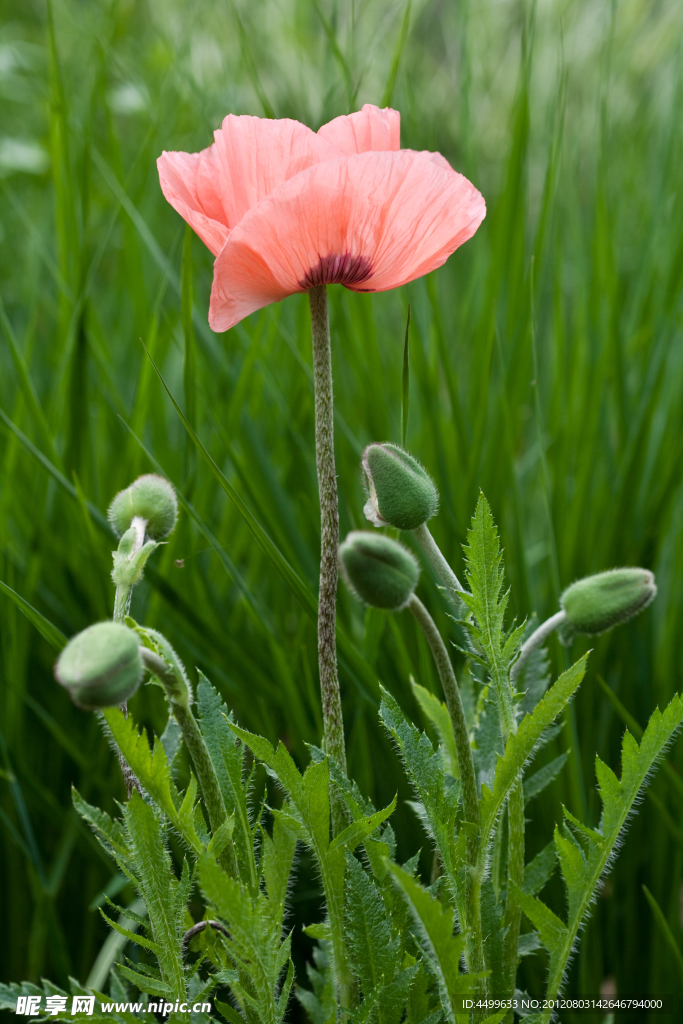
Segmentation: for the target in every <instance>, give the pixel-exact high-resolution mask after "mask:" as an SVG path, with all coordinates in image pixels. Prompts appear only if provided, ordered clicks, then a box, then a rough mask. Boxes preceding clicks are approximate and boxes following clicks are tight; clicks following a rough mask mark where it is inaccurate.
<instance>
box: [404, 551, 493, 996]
mask: <svg viewBox="0 0 683 1024" xmlns="http://www.w3.org/2000/svg"><path fill="white" fill-rule="evenodd" d="M416 532H417V531H416ZM408 608H409V609H410V611H411V612H412V613H413V615H414V616H415V618H416V619H417V621H418V623H419V624H420V628H421V629H422V632H423V633H424V635H425V639H426V640H427V643H428V644H429V647H430V649H431V652H432V654H433V656H434V661H435V662H436V667H437V669H438V672H439V677H440V679H441V685H442V687H443V692H444V696H445V698H446V707H447V708H448V714H449V715H450V719H451V726H452V728H453V738H454V739H455V749H456V751H457V755H458V770H459V772H460V785H461V787H462V805H463V813H464V816H465V821H467V822H470V823H471V824H472V825H473V826H475V828H476V834H475V835H469V834H468V836H467V859H468V862H469V864H470V865H471V867H472V868H474V866H475V864H476V863H477V859H478V854H479V835H478V833H479V799H478V797H477V780H476V776H475V774H474V762H473V760H472V748H471V747H470V738H469V732H468V729H467V720H466V718H465V710H464V708H463V706H462V699H461V697H460V690H459V689H458V683H457V681H456V678H455V672H454V671H453V666H452V664H451V659H450V658H449V657H448V651H447V650H446V645H445V644H444V642H443V640H442V638H441V634H440V633H439V631H438V629H437V628H436V623H435V622H434V619H433V618H432V617H431V615H430V614H429V612H428V611H427V609H426V608H425V606H424V605H423V604H422V601H420V599H419V597H416V596H415V594H413V596H412V597H411V599H410V601H409V602H408ZM465 889H466V891H465V915H466V918H467V920H466V921H463V922H461V925H462V927H463V930H464V929H465V928H467V929H468V930H469V935H468V950H469V954H468V966H469V969H470V971H471V972H472V973H477V974H478V973H479V972H481V971H484V970H485V962H484V944H483V938H482V930H481V877H480V875H479V873H478V872H475V871H469V872H467V874H466V878H465ZM483 984H484V986H485V982H484V983H483Z"/></svg>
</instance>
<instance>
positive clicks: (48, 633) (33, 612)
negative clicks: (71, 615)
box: [0, 580, 68, 651]
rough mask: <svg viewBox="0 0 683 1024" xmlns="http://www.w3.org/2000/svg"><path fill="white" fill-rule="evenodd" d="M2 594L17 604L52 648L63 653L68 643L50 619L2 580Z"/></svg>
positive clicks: (0, 582) (0, 589)
mask: <svg viewBox="0 0 683 1024" xmlns="http://www.w3.org/2000/svg"><path fill="white" fill-rule="evenodd" d="M0 593H1V594H4V595H5V596H6V597H9V599H10V601H13V602H14V603H15V605H16V606H17V608H18V609H19V611H20V612H23V614H24V615H25V616H26V618H27V619H28V621H29V622H30V623H31V625H32V626H35V628H36V629H37V630H38V632H39V633H40V635H41V636H42V637H43V638H44V639H45V640H47V642H48V643H49V644H50V646H51V647H54V649H55V650H56V651H61V650H62V648H63V647H66V645H67V643H68V641H67V638H66V637H65V636H64V634H63V633H62V631H61V629H58V628H57V626H54V625H53V624H52V623H51V622H50V620H49V619H46V618H45V616H44V615H41V613H40V612H39V611H38V610H37V608H34V607H33V605H32V604H29V603H28V601H26V600H25V599H24V598H23V597H21V595H20V594H17V592H16V590H12V588H11V587H8V586H7V584H6V583H3V582H2V580H0Z"/></svg>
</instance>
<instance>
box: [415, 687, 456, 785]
mask: <svg viewBox="0 0 683 1024" xmlns="http://www.w3.org/2000/svg"><path fill="white" fill-rule="evenodd" d="M410 685H411V687H412V690H413V693H414V694H415V699H416V700H417V702H418V704H419V705H420V707H421V708H422V710H423V712H424V714H425V715H426V716H427V718H428V719H429V720H430V722H432V723H433V724H434V726H435V727H436V730H437V732H438V734H439V739H440V741H441V746H442V747H443V749H444V751H445V753H446V769H447V771H449V772H450V774H451V775H452V776H453V778H454V779H457V778H458V777H459V771H458V752H457V750H456V748H455V738H454V736H453V726H452V725H451V717H450V715H449V714H448V708H447V707H446V705H445V703H444V702H443V701H440V700H439V698H438V697H435V696H434V694H433V693H430V691H429V690H427V689H425V687H424V686H420V684H419V683H416V682H415V680H414V679H411V681H410Z"/></svg>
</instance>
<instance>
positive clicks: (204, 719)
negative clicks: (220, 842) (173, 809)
mask: <svg viewBox="0 0 683 1024" xmlns="http://www.w3.org/2000/svg"><path fill="white" fill-rule="evenodd" d="M198 676H199V684H198V686H197V704H198V709H199V720H200V723H201V730H202V736H203V737H204V740H205V742H206V746H207V748H208V751H209V754H210V756H211V760H212V762H213V765H214V767H215V769H216V775H217V777H218V784H219V786H220V789H221V792H222V794H223V800H224V801H225V807H226V810H227V813H228V815H230V814H232V813H234V815H235V833H234V842H235V849H236V854H237V863H238V864H239V867H240V872H241V874H242V876H243V877H244V878H246V879H248V880H249V884H250V886H251V888H252V890H253V889H255V888H256V886H257V884H258V880H257V874H256V862H255V859H254V846H253V841H252V834H251V823H250V820H249V808H248V793H247V791H246V788H245V785H244V782H243V777H242V776H243V753H242V752H243V749H244V748H242V747H239V746H238V743H237V738H236V736H235V734H234V733H233V732H232V730H231V729H230V724H229V723H230V716H229V714H228V709H227V708H226V707H225V705H224V704H223V702H222V700H221V698H220V697H219V695H218V694H217V693H216V691H215V690H214V688H213V687H212V686H211V683H210V682H209V680H208V679H207V678H206V676H205V675H204V674H203V672H201V671H199V670H198Z"/></svg>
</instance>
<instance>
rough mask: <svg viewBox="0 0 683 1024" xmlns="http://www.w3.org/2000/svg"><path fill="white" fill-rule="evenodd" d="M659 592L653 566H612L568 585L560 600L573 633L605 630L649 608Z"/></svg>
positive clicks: (594, 632)
mask: <svg viewBox="0 0 683 1024" xmlns="http://www.w3.org/2000/svg"><path fill="white" fill-rule="evenodd" d="M656 593H657V587H656V585H655V578H654V576H653V574H652V573H651V572H650V571H649V569H631V568H625V569H610V570H609V571H608V572H599V573H597V574H596V575H595V576H586V577H585V579H582V580H577V582H576V583H572V584H571V586H569V587H567V589H566V590H565V592H564V593H563V594H562V596H561V598H560V604H561V605H562V608H563V609H564V612H565V614H566V616H567V626H568V627H569V632H570V633H588V634H591V635H595V634H597V633H604V632H605V630H607V629H612V627H613V626H618V625H619V624H620V623H622V622H626V621H627V620H628V619H631V618H633V616H634V615H637V614H638V612H641V611H642V610H643V608H647V606H648V605H649V604H650V602H651V601H653V600H654V598H655V595H656Z"/></svg>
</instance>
